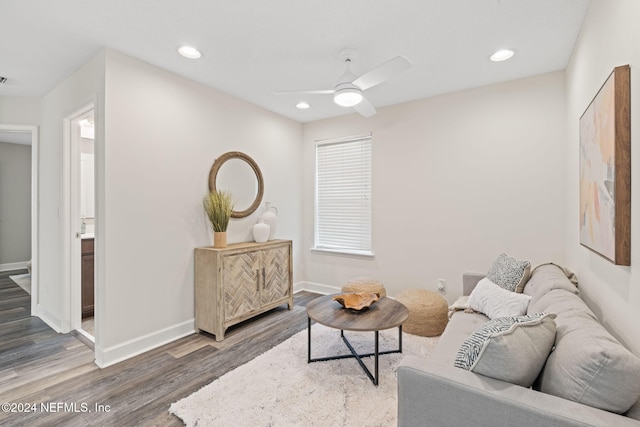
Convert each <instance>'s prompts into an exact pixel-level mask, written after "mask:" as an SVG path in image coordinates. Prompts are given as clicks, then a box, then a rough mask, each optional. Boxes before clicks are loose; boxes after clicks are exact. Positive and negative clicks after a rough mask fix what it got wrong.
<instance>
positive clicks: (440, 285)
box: [438, 279, 447, 292]
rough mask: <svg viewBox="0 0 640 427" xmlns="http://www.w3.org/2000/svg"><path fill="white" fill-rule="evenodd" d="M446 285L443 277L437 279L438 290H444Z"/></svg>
mask: <svg viewBox="0 0 640 427" xmlns="http://www.w3.org/2000/svg"><path fill="white" fill-rule="evenodd" d="M446 286H447V281H446V280H444V279H438V290H439V291H441V292H444V289H445V287H446Z"/></svg>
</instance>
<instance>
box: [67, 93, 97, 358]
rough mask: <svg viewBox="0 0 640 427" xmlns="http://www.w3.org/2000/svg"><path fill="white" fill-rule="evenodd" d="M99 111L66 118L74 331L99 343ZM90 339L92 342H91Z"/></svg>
mask: <svg viewBox="0 0 640 427" xmlns="http://www.w3.org/2000/svg"><path fill="white" fill-rule="evenodd" d="M94 119H95V114H94V107H93V104H91V105H88V106H86V107H84V108H82V109H81V110H79V111H78V112H76V113H75V114H73V115H72V116H70V118H69V119H67V120H66V122H67V126H66V127H67V129H68V134H67V135H68V145H67V147H68V162H69V163H68V166H69V168H68V171H69V175H68V176H69V181H68V186H67V188H68V189H69V198H68V209H69V211H68V213H69V214H68V216H67V217H68V219H69V226H68V231H69V233H68V236H69V258H68V262H69V267H68V268H69V279H70V283H71V306H70V309H71V310H70V314H71V330H75V331H77V333H78V334H79V335H81V336H82V337H84V338H86V339H87V340H83V341H84V342H85V343H88V344H89V345H90V346H94V344H95V311H94V307H95V256H94V254H95V251H94V248H95V239H96V235H95V224H96V223H95V220H96V215H95V123H94ZM87 341H88V342H87Z"/></svg>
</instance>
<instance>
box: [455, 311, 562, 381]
mask: <svg viewBox="0 0 640 427" xmlns="http://www.w3.org/2000/svg"><path fill="white" fill-rule="evenodd" d="M554 318H555V315H554V314H545V313H539V314H536V315H530V316H516V317H502V318H499V319H495V320H491V321H489V322H487V323H486V324H485V325H484V326H482V327H480V328H479V329H477V330H476V331H475V332H474V333H473V334H471V335H470V336H469V338H468V339H467V340H465V342H464V343H463V344H462V346H461V347H460V350H459V351H458V354H457V356H456V360H455V362H454V366H456V367H458V368H463V369H467V370H469V371H472V372H475V373H477V374H480V375H484V376H487V377H491V378H496V379H499V380H502V381H507V382H510V383H512V384H518V385H521V386H524V387H530V386H531V385H532V384H533V382H534V381H535V379H536V377H537V376H538V374H539V373H540V370H541V369H542V367H543V366H544V362H545V360H546V359H547V356H548V355H549V352H550V351H551V347H552V346H553V342H554V339H555V334H556V325H555V322H554V320H553V319H554Z"/></svg>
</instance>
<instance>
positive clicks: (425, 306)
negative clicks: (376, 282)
mask: <svg viewBox="0 0 640 427" xmlns="http://www.w3.org/2000/svg"><path fill="white" fill-rule="evenodd" d="M396 301H398V302H401V303H402V304H404V305H405V306H406V307H407V308H408V309H409V318H408V319H407V320H406V321H405V322H404V323H403V324H402V330H403V331H404V332H407V333H409V334H413V335H420V336H422V337H435V336H438V335H441V334H442V332H443V331H444V328H445V326H447V322H449V316H448V315H447V313H448V311H449V306H448V305H447V300H445V299H444V298H443V297H442V296H441V295H439V294H437V293H436V292H432V291H427V290H422V289H408V290H406V291H402V292H401V293H400V294H399V295H398V296H397V297H396Z"/></svg>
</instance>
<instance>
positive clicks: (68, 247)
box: [62, 101, 97, 331]
mask: <svg viewBox="0 0 640 427" xmlns="http://www.w3.org/2000/svg"><path fill="white" fill-rule="evenodd" d="M95 109H96V103H95V101H90V102H88V103H87V104H85V105H83V106H82V107H80V108H79V109H77V110H75V111H74V112H73V113H71V114H70V115H68V116H67V117H65V118H64V124H63V134H64V135H63V153H62V170H63V177H62V188H63V191H62V193H63V196H62V199H63V200H62V206H63V224H62V236H63V238H62V243H63V245H62V246H63V256H62V259H63V283H65V284H68V285H67V289H66V290H67V297H66V298H63V304H64V307H63V312H64V313H67V314H66V317H67V319H66V320H67V321H66V322H65V323H66V324H67V328H66V329H68V331H73V330H76V329H80V328H81V326H82V307H81V306H82V277H81V255H82V249H81V241H82V240H81V238H80V221H81V220H80V197H81V195H80V126H79V122H80V120H82V119H84V118H86V117H88V116H89V115H90V113H93V115H94V118H95ZM94 162H95V160H94ZM94 169H95V168H94ZM94 192H95V183H94ZM96 237H97V234H96ZM94 286H95V281H94ZM95 295H96V293H95V290H94V298H95ZM94 305H95V304H94ZM94 319H95V316H94Z"/></svg>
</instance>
